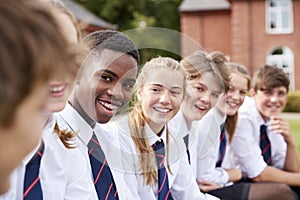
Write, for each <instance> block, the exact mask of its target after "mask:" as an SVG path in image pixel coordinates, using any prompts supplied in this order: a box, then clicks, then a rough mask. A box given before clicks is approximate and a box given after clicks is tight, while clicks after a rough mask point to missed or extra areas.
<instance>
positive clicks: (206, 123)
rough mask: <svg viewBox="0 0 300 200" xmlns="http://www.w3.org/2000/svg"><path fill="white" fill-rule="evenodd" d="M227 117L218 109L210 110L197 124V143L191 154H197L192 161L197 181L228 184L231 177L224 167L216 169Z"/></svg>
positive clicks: (191, 147)
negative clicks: (222, 125)
mask: <svg viewBox="0 0 300 200" xmlns="http://www.w3.org/2000/svg"><path fill="white" fill-rule="evenodd" d="M224 121H225V116H224V115H223V114H221V113H220V112H219V110H218V109H217V108H216V107H213V108H212V109H210V110H209V111H208V112H207V114H206V115H204V117H203V118H202V119H201V120H200V121H198V122H197V126H196V128H195V133H193V134H196V135H198V138H197V142H195V143H194V144H193V143H191V146H190V153H191V154H195V155H196V156H193V157H194V160H191V166H192V169H193V173H194V175H195V177H196V178H197V179H200V180H206V181H211V182H214V183H217V184H219V185H222V186H224V185H225V184H227V183H228V180H229V175H228V173H227V172H226V170H225V169H224V168H222V167H216V162H217V161H218V157H219V148H220V134H221V128H220V127H221V124H222V123H224Z"/></svg>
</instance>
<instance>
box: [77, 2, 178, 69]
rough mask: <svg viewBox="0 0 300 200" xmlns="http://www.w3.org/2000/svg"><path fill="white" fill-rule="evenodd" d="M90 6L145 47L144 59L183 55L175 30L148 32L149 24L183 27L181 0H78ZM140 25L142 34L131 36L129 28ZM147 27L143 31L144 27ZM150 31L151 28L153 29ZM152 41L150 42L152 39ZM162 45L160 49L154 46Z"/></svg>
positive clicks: (89, 7)
mask: <svg viewBox="0 0 300 200" xmlns="http://www.w3.org/2000/svg"><path fill="white" fill-rule="evenodd" d="M76 1H77V2H78V3H80V4H82V5H83V6H85V7H86V8H87V9H88V10H90V11H91V12H93V13H94V14H96V15H97V16H99V17H101V18H102V19H105V20H106V21H108V22H110V23H112V24H117V25H118V26H119V31H122V32H124V33H125V34H128V35H129V36H131V37H133V40H134V42H135V43H137V45H138V46H143V47H144V46H149V47H151V46H154V48H142V49H140V53H141V63H144V62H146V61H147V60H149V59H150V58H152V57H156V56H158V55H160V56H170V57H173V58H175V59H180V55H179V54H180V37H179V36H177V35H176V34H171V36H169V35H168V34H167V33H168V31H164V30H162V31H164V34H159V35H155V34H154V35H148V34H147V33H149V31H147V29H145V28H147V27H161V28H164V29H170V30H174V31H178V32H179V31H180V30H179V29H180V22H179V11H178V7H179V5H180V3H181V1H182V0H109V1H108V0H76ZM136 28H139V30H138V31H137V33H140V35H136V36H132V35H130V34H131V33H132V32H131V31H130V30H132V29H136ZM143 29H144V31H143ZM150 32H151V31H150ZM151 34H152V32H151ZM149 42H150V44H147V43H149ZM157 45H158V46H160V47H162V48H161V49H159V48H155V47H157Z"/></svg>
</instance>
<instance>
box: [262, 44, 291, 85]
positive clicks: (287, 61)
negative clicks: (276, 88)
mask: <svg viewBox="0 0 300 200" xmlns="http://www.w3.org/2000/svg"><path fill="white" fill-rule="evenodd" d="M276 49H282V50H283V53H282V54H277V55H272V53H273V52H274V51H275V50H276ZM266 58H267V61H266V63H267V64H269V65H272V66H277V67H280V68H282V69H283V71H284V72H286V73H288V76H289V79H290V88H289V89H290V90H291V91H292V90H295V69H294V53H293V51H292V50H291V49H290V48H289V47H286V46H284V47H276V48H273V49H272V50H271V51H270V53H269V54H268V55H267V57H266ZM284 65H287V67H283V66H284Z"/></svg>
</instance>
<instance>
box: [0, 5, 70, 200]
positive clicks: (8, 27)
mask: <svg viewBox="0 0 300 200" xmlns="http://www.w3.org/2000/svg"><path fill="white" fill-rule="evenodd" d="M0 23H1V36H0V40H1V47H0V56H1V59H0V66H1V67H0V70H1V72H0V76H1V78H0V79H1V84H0V85H1V89H0V91H1V103H0V107H1V109H0V110H1V113H0V119H1V120H0V132H1V134H0V137H1V139H0V143H1V144H0V150H1V155H0V162H1V166H0V193H4V192H6V191H7V190H8V188H9V183H10V178H11V177H10V175H11V173H12V171H13V170H14V169H15V168H16V167H17V166H18V165H19V164H20V162H21V161H22V159H23V158H24V157H25V156H26V155H27V154H28V153H29V152H30V151H32V150H33V149H34V148H35V146H36V145H37V144H38V143H39V141H40V138H41V132H42V129H43V125H44V122H45V119H46V117H45V116H46V113H48V111H47V109H46V101H47V97H48V95H49V88H48V81H49V78H50V77H52V76H53V75H54V72H57V71H61V69H62V68H63V67H64V65H65V63H69V62H71V61H72V57H73V52H72V51H69V50H67V48H66V47H68V46H69V45H68V43H67V42H66V41H65V38H64V37H63V36H62V34H61V33H60V32H58V31H57V30H58V29H59V27H58V25H57V23H56V18H55V17H54V14H52V12H50V11H49V8H48V7H44V6H43V5H40V4H39V3H38V2H32V1H15V0H12V1H8V2H4V1H1V2H0ZM41 49H42V51H41ZM11 188H12V187H11ZM0 198H7V199H16V196H9V191H8V193H6V194H3V195H1V196H0ZM20 198H22V197H20Z"/></svg>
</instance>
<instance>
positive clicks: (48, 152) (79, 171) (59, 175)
mask: <svg viewBox="0 0 300 200" xmlns="http://www.w3.org/2000/svg"><path fill="white" fill-rule="evenodd" d="M54 125H55V119H54V118H53V116H52V117H51V118H50V119H49V120H48V122H47V124H46V126H45V128H44V131H43V135H42V138H43V141H44V152H43V157H42V159H41V163H40V171H39V176H40V183H41V188H42V193H43V199H44V200H53V199H55V200H67V199H69V200H75V199H78V200H81V199H90V200H95V199H97V194H96V192H95V190H94V185H93V182H92V181H91V179H90V178H89V177H88V171H87V166H86V165H85V162H84V158H83V156H82V154H81V153H80V151H79V150H78V149H77V148H74V149H67V148H66V147H65V146H64V145H63V143H62V142H61V140H60V139H59V138H58V136H57V134H56V133H55V132H53V129H54ZM39 146H40V144H39V145H38V146H37V147H36V148H35V149H34V150H33V151H31V152H30V153H29V154H28V155H27V156H26V157H25V158H24V159H23V161H22V163H21V165H20V166H19V167H17V169H16V170H15V171H14V172H13V174H12V176H11V183H12V185H11V188H10V190H9V193H10V194H9V196H8V197H7V198H2V197H0V199H1V200H2V199H7V200H12V199H14V200H23V186H24V176H25V170H26V164H27V163H28V162H29V161H30V160H31V158H32V157H33V155H34V154H35V153H36V151H37V150H38V148H39Z"/></svg>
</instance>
